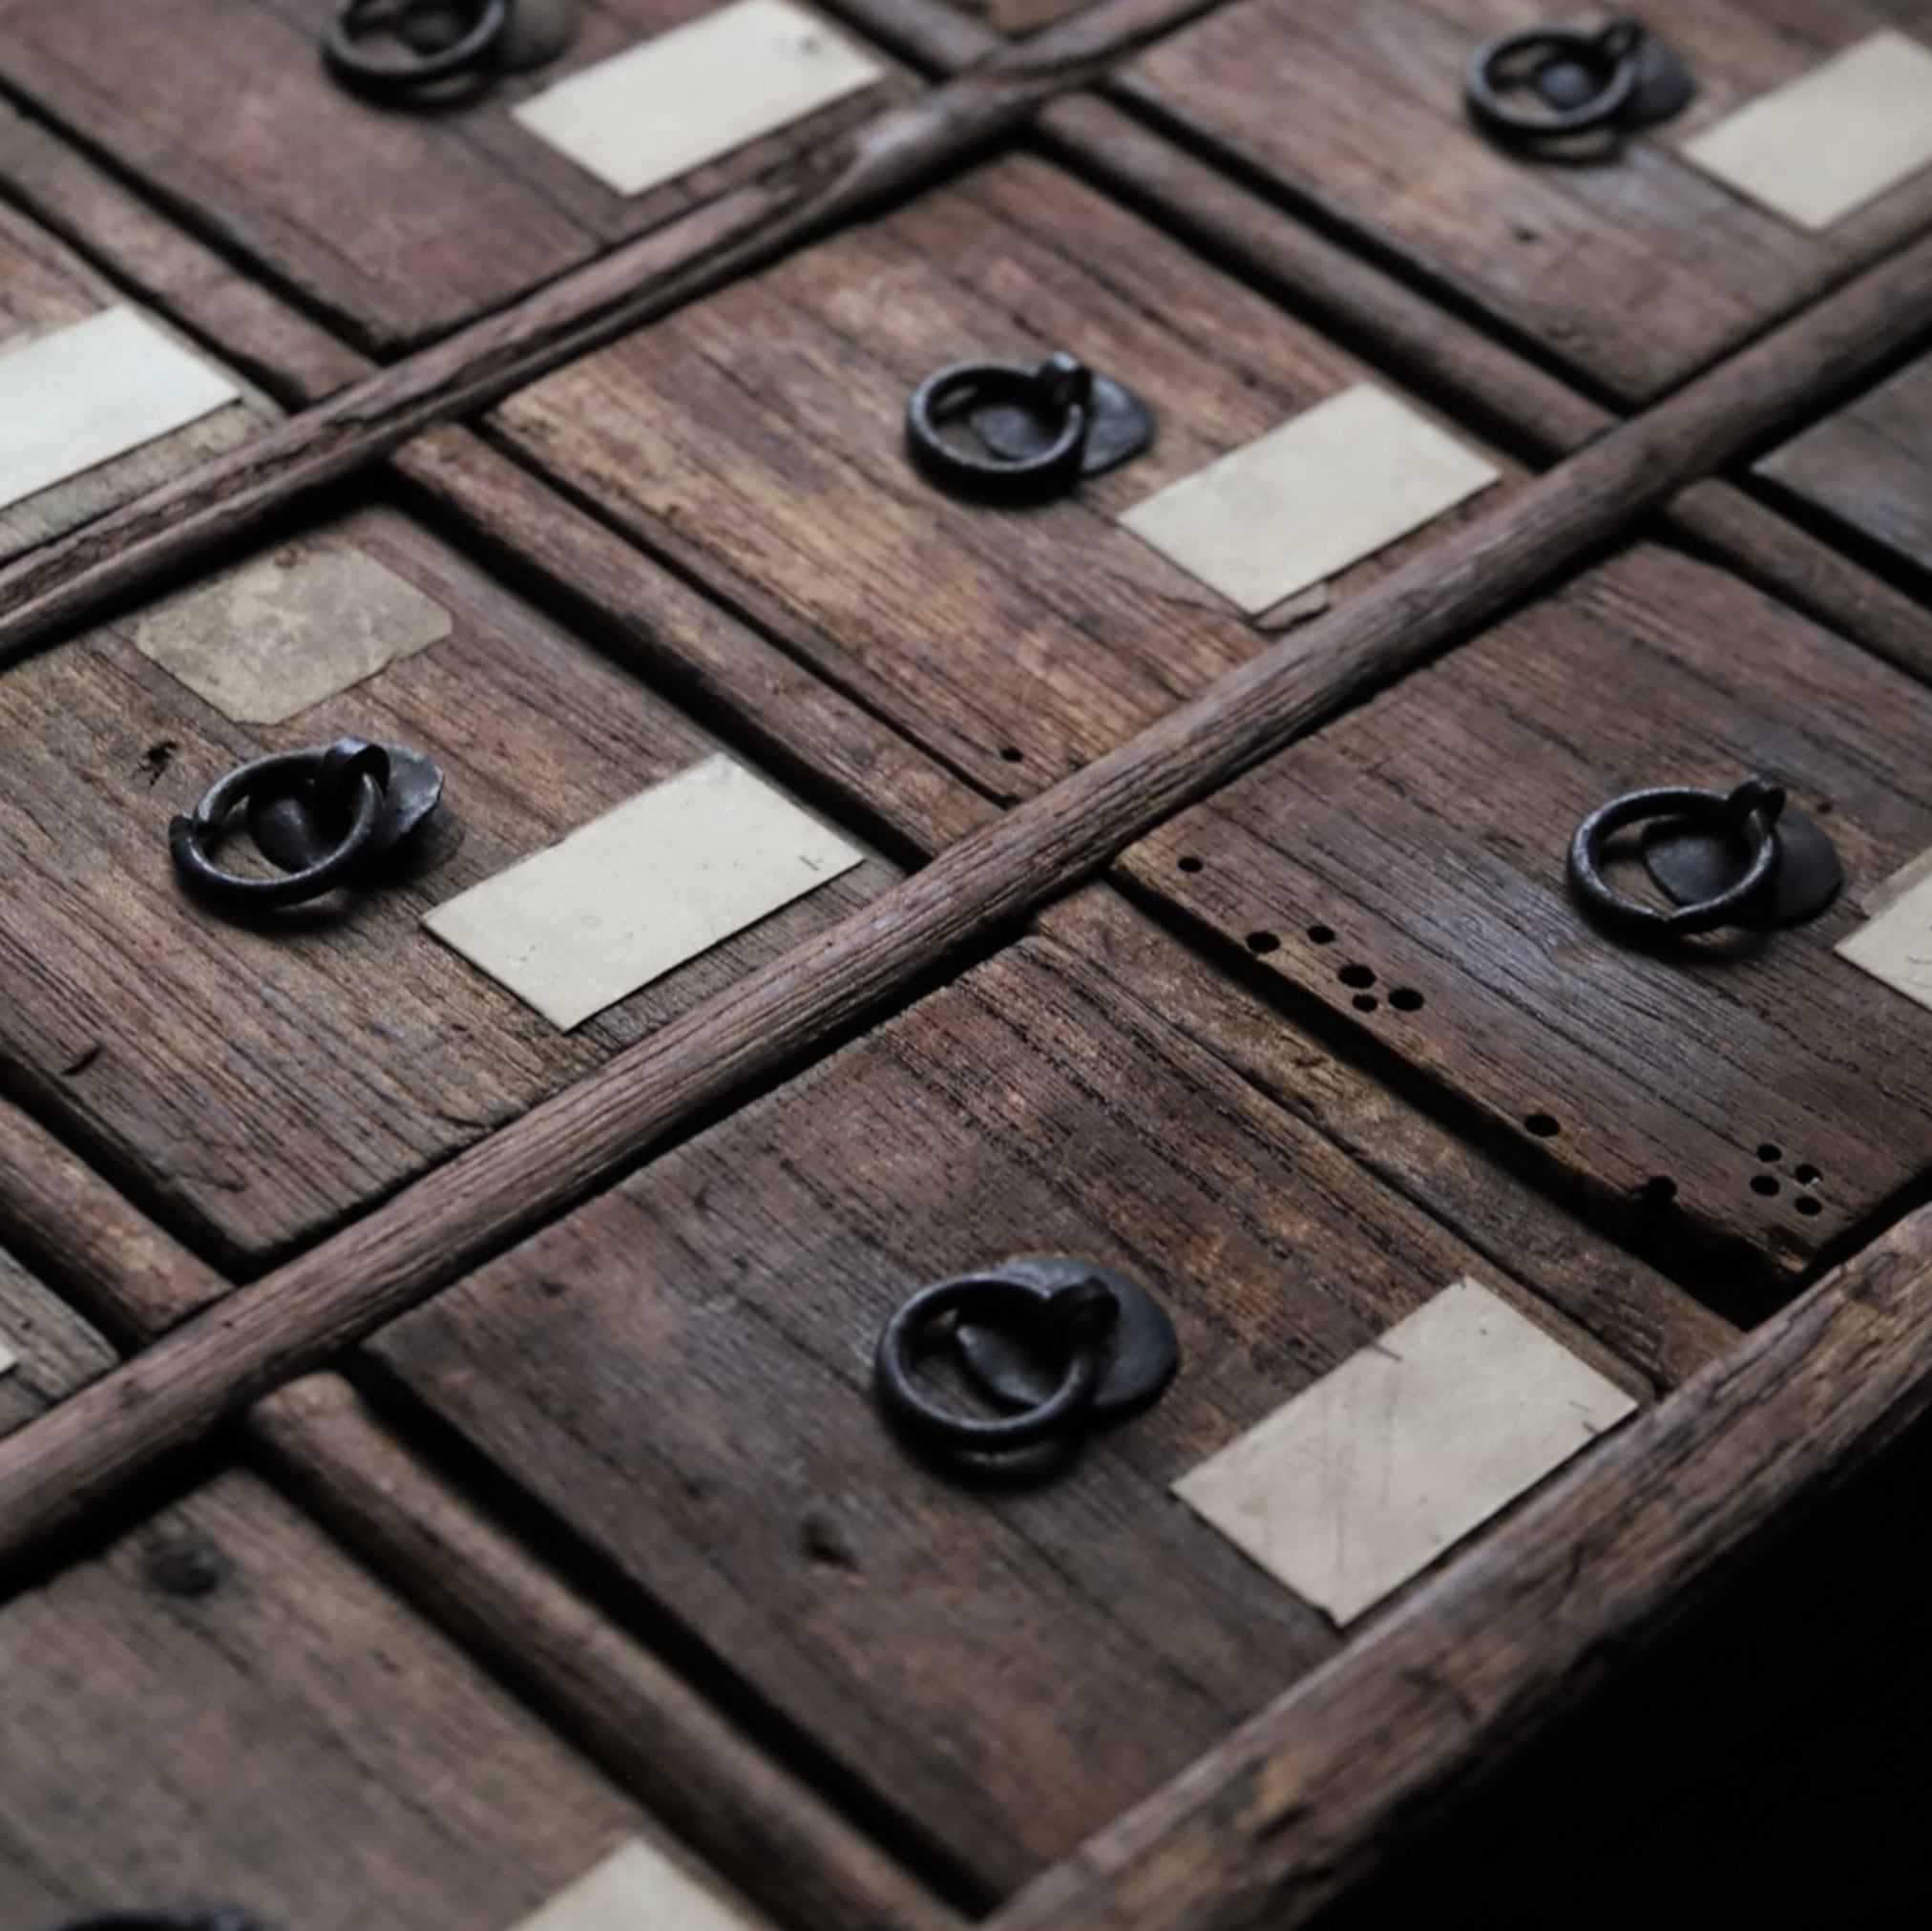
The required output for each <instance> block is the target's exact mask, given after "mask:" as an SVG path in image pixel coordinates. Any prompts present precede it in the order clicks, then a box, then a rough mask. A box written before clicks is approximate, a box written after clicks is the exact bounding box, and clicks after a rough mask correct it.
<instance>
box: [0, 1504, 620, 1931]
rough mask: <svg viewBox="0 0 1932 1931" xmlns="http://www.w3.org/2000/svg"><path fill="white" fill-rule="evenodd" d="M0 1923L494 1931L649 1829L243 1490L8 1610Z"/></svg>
mask: <svg viewBox="0 0 1932 1931" xmlns="http://www.w3.org/2000/svg"><path fill="white" fill-rule="evenodd" d="M0 1760H4V1761H5V1763H6V1766H7V1776H6V1812H7V1828H6V1830H5V1832H4V1833H0V1921H4V1922H5V1923H6V1924H7V1926H8V1927H9V1931H33V1927H35V1926H38V1925H41V1924H45V1923H51V1922H52V1921H54V1920H56V1919H65V1918H66V1917H67V1916H69V1915H70V1914H73V1913H78V1912H81V1911H84V1910H102V1909H106V1908H109V1907H121V1908H126V1907H129V1906H135V1905H141V1906H148V1907H158V1906H160V1905H164V1904H174V1903H179V1902H182V1901H184V1900H189V1899H200V1900H223V1901H226V1902H230V1903H234V1904H236V1905H239V1906H241V1907H242V1908H243V1909H245V1910H247V1911H249V1912H251V1913H254V1914H257V1915H259V1917H260V1919H261V1921H262V1922H263V1923H264V1924H273V1925H278V1926H283V1927H285V1931H371V1927H373V1926H376V1925H381V1926H383V1927H384V1931H390V1927H393V1931H510V1927H511V1926H513V1925H515V1923H517V1922H518V1921H520V1920H521V1919H522V1918H523V1917H524V1916H525V1914H527V1913H528V1912H530V1911H532V1910H534V1909H535V1908H536V1906H538V1905H540V1904H542V1903H543V1902H545V1901H546V1900H548V1899H549V1898H550V1897H552V1896H554V1895H555V1894H556V1893H557V1891H559V1890H561V1889H563V1888H564V1886H566V1885H567V1884H570V1883H572V1882H574V1881H575V1880H576V1879H578V1877H579V1876H580V1875H581V1874H582V1873H583V1872H584V1871H586V1870H587V1869H589V1868H590V1867H591V1866H592V1865H594V1864H595V1863H597V1862H598V1861H599V1859H600V1858H603V1857H605V1856H606V1855H608V1854H609V1853H610V1852H611V1851H612V1850H613V1849H614V1848H615V1847H616V1846H617V1845H619V1844H620V1843H621V1842H623V1841H624V1840H625V1839H626V1838H628V1837H632V1836H635V1835H637V1834H639V1832H640V1831H641V1830H644V1829H648V1828H649V1826H647V1825H645V1824H644V1823H643V1820H642V1819H641V1817H640V1816H639V1814H638V1813H637V1811H636V1810H635V1809H634V1808H633V1807H632V1806H631V1805H630V1804H629V1803H628V1802H627V1801H626V1800H625V1799H624V1798H623V1797H621V1796H620V1795H619V1794H618V1793H617V1792H616V1791H615V1790H614V1789H613V1788H612V1787H611V1786H610V1785H608V1784H606V1783H605V1782H604V1781H603V1780H602V1779H601V1778H599V1776H598V1775H597V1774H595V1773H594V1772H593V1771H592V1770H591V1769H590V1768H589V1766H588V1765H586V1764H585V1763H584V1762H582V1761H581V1760H580V1759H579V1758H578V1757H577V1756H575V1755H574V1754H572V1753H570V1752H569V1751H567V1750H566V1749H565V1748H564V1747H563V1746H562V1745H561V1744H559V1743H558V1742H557V1740H556V1739H555V1738H554V1737H553V1736H552V1735H551V1734H550V1733H549V1732H546V1731H544V1730H543V1729H542V1728H541V1727H540V1726H539V1725H537V1724H536V1722H535V1721H534V1720H533V1719H532V1718H530V1717H529V1716H528V1715H526V1714H525V1713H524V1712H523V1711H520V1710H519V1709H517V1707H516V1706H515V1705H514V1704H513V1703H512V1702H511V1701H510V1700H509V1698H508V1697H507V1696H506V1695H505V1694H504V1692H503V1691H502V1690H499V1689H498V1688H497V1687H496V1686H495V1685H494V1683H493V1682H492V1681H491V1680H490V1679H489V1678H488V1677H486V1676H485V1675H484V1674H483V1672H482V1671H481V1670H479V1669H476V1668H475V1666H474V1665H473V1664H471V1663H470V1662H468V1661H467V1660H465V1659H464V1658H463V1657H462V1656H461V1655H460V1654H458V1653H457V1652H456V1651H455V1650H453V1649H452V1648H450V1647H449V1646H448V1645H446V1644H445V1643H444V1642H443V1641H442V1640H441V1639H440V1638H439V1637H437V1636H435V1635H434V1634H432V1633H431V1631H430V1630H429V1629H427V1628H426V1627H424V1626H422V1625H421V1624H419V1623H418V1622H417V1621H416V1620H415V1619H414V1618H413V1617H412V1616H411V1615H410V1614H409V1612H408V1611H407V1610H405V1609H404V1608H403V1607H402V1606H401V1605H400V1604H399V1603H397V1602H396V1601H395V1599H394V1598H392V1597H391V1596H390V1595H389V1594H388V1593H387V1591H385V1590H384V1589H383V1588H381V1587H380V1586H379V1585H376V1584H374V1583H373V1582H371V1581H370V1580H369V1579H368V1577H367V1576H366V1575H364V1574H363V1573H362V1572H361V1571H360V1570H358V1569H357V1568H356V1567H355V1565H354V1564H351V1563H350V1562H349V1560H348V1559H347V1556H345V1555H344V1554H343V1553H342V1552H341V1551H340V1550H339V1549H338V1548H337V1547H336V1545H335V1544H334V1543H331V1542H330V1541H328V1539H327V1538H326V1537H325V1536H324V1535H322V1534H321V1533H320V1532H319V1531H318V1530H317V1529H315V1528H314V1527H313V1526H312V1525H311V1524H310V1523H308V1522H306V1521H305V1520H304V1519H303V1518H302V1517H301V1516H299V1515H298V1514H296V1512H295V1511H294V1510H293V1509H292V1508H291V1507H290V1506H289V1505H288V1504H287V1503H286V1502H284V1501H282V1500H281V1499H280V1498H279V1497H278V1496H277V1495H276V1494H275V1493H274V1491H272V1490H271V1489H269V1488H268V1487H266V1486H265V1485H264V1484H263V1482H261V1481H259V1480H256V1479H255V1478H254V1477H252V1476H248V1475H244V1474H228V1475H223V1476H221V1477H218V1478H217V1479H216V1480H213V1481H211V1482H209V1483H208V1484H207V1485H206V1486H204V1487H202V1488H200V1489H199V1490H198V1491H197V1492H195V1493H194V1494H193V1495H191V1496H189V1497H188V1498H187V1499H186V1500H185V1501H181V1502H179V1504H177V1505H175V1506H172V1507H169V1508H167V1509H164V1510H162V1511H161V1513H160V1514H159V1515H158V1516H157V1517H155V1518H154V1519H153V1520H151V1521H149V1522H144V1523H143V1524H142V1525H140V1526H139V1527H137V1528H135V1529H133V1530H131V1531H129V1532H127V1533H125V1534H122V1535H121V1536H120V1537H119V1538H118V1539H117V1540H116V1541H115V1543H113V1544H112V1546H110V1547H109V1548H108V1549H107V1550H106V1551H105V1552H104V1553H102V1554H99V1555H96V1556H93V1557H90V1558H87V1559H85V1560H82V1561H79V1562H77V1563H74V1564H72V1565H71V1566H69V1567H66V1568H64V1569H62V1570H61V1571H60V1572H59V1573H58V1574H57V1575H55V1576H53V1577H52V1578H51V1579H50V1580H48V1581H47V1582H46V1583H44V1584H43V1585H41V1586H40V1587H38V1588H35V1589H32V1590H30V1591H28V1592H27V1593H25V1594H22V1595H20V1596H18V1597H16V1598H15V1599H14V1600H13V1601H12V1602H10V1604H9V1605H8V1606H6V1607H5V1608H4V1609H0Z"/></svg>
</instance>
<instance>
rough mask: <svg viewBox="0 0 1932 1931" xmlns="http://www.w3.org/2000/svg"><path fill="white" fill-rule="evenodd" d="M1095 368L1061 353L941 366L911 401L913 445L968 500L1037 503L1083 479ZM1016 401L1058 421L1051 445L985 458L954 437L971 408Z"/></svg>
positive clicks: (924, 463)
mask: <svg viewBox="0 0 1932 1931" xmlns="http://www.w3.org/2000/svg"><path fill="white" fill-rule="evenodd" d="M1093 382H1094V377H1093V371H1092V370H1091V369H1090V368H1088V367H1087V366H1086V364H1085V363H1083V362H1082V361H1081V360H1080V359H1079V357H1077V356H1073V355H1069V354H1068V353H1067V352H1066V350H1065V349H1057V350H1056V351H1055V352H1054V353H1053V354H1052V355H1050V356H1048V357H1047V358H1046V360H1045V361H1044V362H1037V363H1035V362H956V363H953V364H950V365H949V366H948V367H945V368H940V369H935V370H934V372H933V373H932V374H931V375H929V376H928V377H927V378H926V379H925V381H924V382H922V383H921V384H920V385H919V386H918V388H915V389H914V391H913V393H912V395H911V397H910V398H909V399H908V401H907V403H906V447H907V450H908V451H909V452H910V453H911V455H912V458H913V461H914V463H915V464H916V465H917V466H918V467H919V469H920V470H922V471H923V472H925V473H926V474H927V475H929V476H930V477H931V478H932V479H933V480H934V481H935V482H936V483H940V484H943V485H944V486H945V487H946V488H947V489H950V490H955V491H957V492H958V493H961V494H964V495H974V496H982V497H988V498H992V499H996V500H1005V501H1031V500H1035V499H1037V498H1039V497H1041V496H1048V495H1055V494H1058V493H1060V492H1061V490H1064V489H1067V488H1068V487H1070V486H1071V485H1072V484H1073V483H1075V482H1077V481H1078V480H1079V479H1080V475H1081V469H1082V456H1083V455H1084V453H1085V451H1086V441H1087V432H1088V430H1090V429H1091V428H1092V425H1093V407H1092V403H1093ZM1002 403H1005V404H1013V405H1017V406H1019V407H1021V408H1025V409H1036V410H1040V411H1041V412H1042V413H1045V414H1048V415H1050V416H1051V417H1052V418H1053V420H1054V421H1055V422H1056V423H1057V424H1058V430H1057V432H1056V433H1055V434H1054V436H1053V438H1052V440H1051V441H1050V442H1047V443H1046V444H1044V445H1043V446H1042V447H1041V448H1040V449H1038V450H1035V451H1031V452H1029V453H1026V454H1023V455H1010V456H1005V455H996V454H993V453H991V452H989V453H987V454H985V455H979V454H977V453H976V452H975V451H971V450H966V449H962V448H960V447H959V446H958V445H957V444H956V443H954V442H951V441H949V440H948V438H947V436H946V434H945V425H946V423H947V422H948V421H950V420H952V419H953V418H955V417H956V416H959V415H963V414H965V413H966V412H967V411H968V410H969V409H985V408H987V407H989V406H998V405H999V404H1002Z"/></svg>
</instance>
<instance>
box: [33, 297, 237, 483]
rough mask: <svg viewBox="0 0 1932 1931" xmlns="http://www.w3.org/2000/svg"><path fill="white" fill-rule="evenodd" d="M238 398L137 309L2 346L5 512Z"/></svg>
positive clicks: (117, 311)
mask: <svg viewBox="0 0 1932 1931" xmlns="http://www.w3.org/2000/svg"><path fill="white" fill-rule="evenodd" d="M241 393H242V392H241V390H240V389H239V388H236V387H235V385H234V384H233V383H232V382H231V381H229V379H228V378H227V376H225V375H223V374H222V373H221V370H220V369H218V368H215V367H211V366H210V365H209V364H207V363H205V362H203V361H202V360H201V358H200V356H198V355H194V354H191V353H190V352H189V351H188V350H187V349H185V348H183V347H182V346H180V345H179V343H178V342H176V341H174V340H173V339H172V338H171V337H169V336H167V335H165V334H164V333H163V332H162V331H161V330H160V329H159V328H158V327H156V325H154V324H153V323H152V322H150V321H149V320H148V319H147V317H146V316H144V315H141V314H139V313H137V312H136V310H135V309H132V308H107V309H103V310H102V311H101V312H100V314H98V315H90V316H89V317H88V318H87V320H86V321H85V322H76V323H73V324H72V325H70V326H68V327H66V328H56V329H55V330H54V331H53V332H52V334H51V335H42V336H36V337H35V338H34V339H33V340H32V341H31V342H26V343H22V344H21V345H20V346H19V347H17V348H5V347H0V509H5V508H7V507H8V506H9V505H10V504H12V503H21V502H25V501H26V500H27V498H28V497H29V496H37V495H38V494H39V493H40V492H41V491H42V490H49V489H52V487H53V485H54V484H55V483H64V482H66V481H67V479H68V478H69V477H70V476H78V475H81V474H84V473H85V472H87V471H89V470H93V469H98V468H99V467H100V465H101V464H102V463H107V462H112V461H113V460H114V459H115V457H116V456H124V455H126V454H127V452H128V451H130V450H137V449H139V448H140V447H141V445H142V444H143V443H151V442H154V441H156V440H157V439H158V437H161V436H165V435H168V434H171V433H172V432H173V431H174V430H179V429H185V428H186V427H187V426H188V424H190V423H192V422H199V421H200V419H201V418H202V417H203V416H204V415H212V414H213V413H214V412H215V410H217V409H221V408H222V407H223V406H224V405H226V404H228V403H231V402H234V401H236V400H237V399H238V398H239V397H240V395H241Z"/></svg>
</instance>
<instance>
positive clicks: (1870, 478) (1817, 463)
mask: <svg viewBox="0 0 1932 1931" xmlns="http://www.w3.org/2000/svg"><path fill="white" fill-rule="evenodd" d="M1757 473H1758V474H1759V475H1760V476H1765V477H1768V478H1769V479H1770V480H1771V481H1772V482H1774V483H1775V484H1777V485H1778V486H1779V488H1780V489H1783V490H1786V491H1789V492H1790V493H1791V494H1792V495H1793V496H1795V497H1796V498H1797V500H1798V501H1799V502H1801V503H1803V504H1805V505H1807V506H1808V507H1809V508H1811V509H1814V510H1818V511H1822V512H1823V513H1824V514H1825V515H1827V516H1829V517H1831V518H1832V519H1833V520H1834V521H1836V522H1837V523H1838V524H1840V525H1841V526H1842V527H1843V528H1845V529H1846V530H1849V531H1851V532H1852V533H1853V534H1854V535H1857V536H1859V537H1861V538H1862V539H1864V540H1865V541H1866V542H1868V543H1873V544H1876V545H1878V546H1879V548H1880V549H1881V550H1885V551H1888V552H1890V553H1891V554H1892V555H1893V556H1897V557H1900V558H1901V559H1902V560H1903V561H1904V562H1906V563H1908V564H1912V565H1914V566H1916V567H1917V568H1918V569H1920V570H1922V571H1932V356H1922V357H1921V358H1920V359H1919V360H1918V361H1917V362H1914V363H1910V364H1908V365H1907V366H1906V367H1904V368H1901V370H1900V371H1899V373H1898V374H1897V375H1895V376H1893V377H1891V379H1890V380H1889V381H1886V382H1881V383H1880V385H1879V386H1878V388H1874V389H1871V390H1869V391H1868V392H1867V393H1866V394H1864V395H1862V396H1860V397H1859V399H1858V401H1856V402H1854V403H1851V404H1849V405H1848V406H1847V407H1846V408H1844V409H1839V410H1838V412H1837V413H1836V414H1835V415H1829V416H1827V417H1826V418H1825V419H1824V421H1823V422H1821V423H1818V424H1817V425H1815V426H1814V427H1813V428H1811V429H1808V430H1805V432H1804V433H1803V434H1802V435H1800V436H1797V437H1796V438H1794V439H1793V440H1792V441H1791V442H1788V443H1787V444H1785V446H1784V447H1783V449H1781V450H1777V451H1774V452H1773V453H1772V454H1771V455H1768V456H1766V457H1765V458H1763V460H1762V461H1760V462H1759V463H1758V465H1757Z"/></svg>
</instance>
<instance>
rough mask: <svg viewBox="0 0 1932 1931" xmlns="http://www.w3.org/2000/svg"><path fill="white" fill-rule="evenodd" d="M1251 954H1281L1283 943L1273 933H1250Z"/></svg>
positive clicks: (1249, 948)
mask: <svg viewBox="0 0 1932 1931" xmlns="http://www.w3.org/2000/svg"><path fill="white" fill-rule="evenodd" d="M1248 950H1249V951H1250V952H1279V951H1280V950H1281V941H1280V940H1279V939H1278V938H1276V937H1275V935H1274V934H1272V933H1271V932H1250V934H1248Z"/></svg>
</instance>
